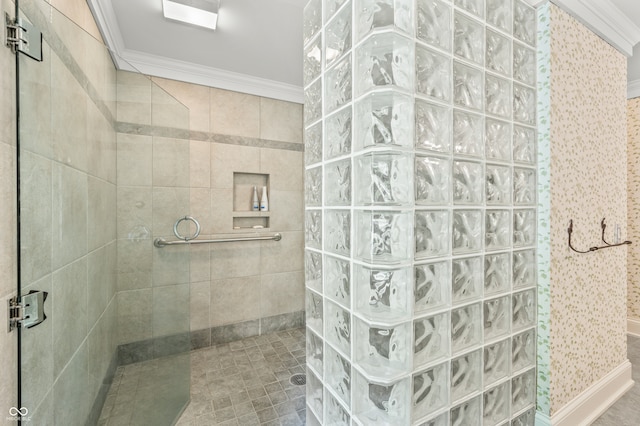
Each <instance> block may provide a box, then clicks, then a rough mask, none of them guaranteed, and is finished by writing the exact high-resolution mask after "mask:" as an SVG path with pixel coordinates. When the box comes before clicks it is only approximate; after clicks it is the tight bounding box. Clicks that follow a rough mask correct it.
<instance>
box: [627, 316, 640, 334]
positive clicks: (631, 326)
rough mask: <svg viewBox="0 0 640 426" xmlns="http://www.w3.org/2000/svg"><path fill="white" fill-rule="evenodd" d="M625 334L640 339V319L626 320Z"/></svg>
mask: <svg viewBox="0 0 640 426" xmlns="http://www.w3.org/2000/svg"><path fill="white" fill-rule="evenodd" d="M627 334H631V335H632V336H636V337H640V318H627Z"/></svg>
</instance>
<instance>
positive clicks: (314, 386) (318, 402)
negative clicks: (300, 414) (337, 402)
mask: <svg viewBox="0 0 640 426" xmlns="http://www.w3.org/2000/svg"><path fill="white" fill-rule="evenodd" d="M323 392H324V388H323V387H322V382H321V381H320V379H318V378H317V377H316V375H315V374H314V373H313V372H312V371H307V386H306V393H307V395H306V396H307V399H306V402H307V407H309V408H310V409H311V411H312V412H313V413H314V414H315V416H316V417H317V418H318V419H320V421H322V414H323V413H322V409H323V404H322V394H323Z"/></svg>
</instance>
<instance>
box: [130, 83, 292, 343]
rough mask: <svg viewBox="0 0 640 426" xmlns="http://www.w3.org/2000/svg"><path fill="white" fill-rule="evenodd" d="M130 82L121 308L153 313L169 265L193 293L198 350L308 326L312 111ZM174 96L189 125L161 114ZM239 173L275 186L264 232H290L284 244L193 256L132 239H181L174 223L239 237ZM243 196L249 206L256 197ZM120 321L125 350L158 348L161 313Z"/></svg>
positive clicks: (208, 250) (206, 90)
mask: <svg viewBox="0 0 640 426" xmlns="http://www.w3.org/2000/svg"><path fill="white" fill-rule="evenodd" d="M118 81H119V92H118V107H119V108H118V188H119V196H118V205H119V231H118V237H119V239H120V246H119V250H120V252H119V253H120V255H121V257H120V260H121V263H120V273H119V279H118V283H119V291H120V295H121V298H122V299H121V300H127V301H131V300H139V301H141V302H144V303H142V305H145V304H146V301H148V299H149V297H150V294H151V293H152V292H153V290H154V289H153V287H154V285H153V284H152V283H151V278H152V277H151V276H150V274H149V271H150V270H151V268H150V265H151V264H154V265H156V264H164V265H165V266H163V267H162V268H161V269H160V270H158V273H159V274H160V275H171V279H172V280H173V281H174V282H175V283H179V284H180V286H181V288H182V287H184V288H185V290H187V287H185V286H188V292H189V293H190V299H189V300H188V301H187V303H190V311H191V312H190V317H189V321H190V329H191V332H192V343H193V345H194V347H201V346H206V345H209V344H210V343H211V342H213V343H216V342H223V341H230V340H236V339H240V338H243V337H248V336H253V335H257V334H260V333H262V332H269V331H273V330H278V329H283V328H292V327H299V326H301V325H302V321H303V313H302V310H303V309H304V278H303V272H302V270H303V256H302V253H301V251H300V247H302V244H303V242H302V241H303V236H302V212H303V203H302V168H303V165H302V155H303V154H302V148H303V144H302V106H301V105H299V104H294V103H290V102H283V101H278V100H274V99H269V98H261V97H258V96H252V95H247V94H242V93H237V92H231V91H226V90H220V89H215V88H210V87H205V86H199V85H195V84H189V83H184V82H179V81H174V80H166V79H161V78H155V77H154V78H153V82H154V83H155V84H157V85H158V87H154V88H152V87H151V85H150V84H149V82H148V81H147V80H146V79H145V78H144V77H142V76H139V75H136V74H131V73H127V72H118ZM169 94H170V95H171V96H173V97H175V98H176V99H178V100H179V101H180V102H182V103H183V104H184V105H186V106H187V107H188V108H189V111H188V116H184V117H177V115H179V114H177V113H176V111H174V112H172V111H170V110H167V111H165V113H157V112H156V113H154V108H156V109H157V105H158V103H157V101H156V100H157V99H159V98H161V97H162V96H168V95H169ZM178 113H182V112H181V110H180V111H178ZM185 118H186V119H187V120H188V121H186V122H185ZM176 120H177V121H176ZM234 172H242V173H250V174H266V175H269V189H270V194H269V199H270V213H269V215H270V222H269V226H270V228H269V229H267V230H264V231H263V232H279V233H281V234H282V240H281V241H278V242H275V241H263V242H259V241H258V242H238V243H220V244H212V245H200V246H192V247H191V249H190V252H187V251H185V248H184V247H183V248H180V247H166V248H162V249H159V248H155V247H153V246H152V245H151V244H150V242H151V240H148V241H147V242H146V243H145V244H142V245H141V244H136V243H134V242H133V241H132V240H131V238H130V237H129V234H130V232H131V230H132V229H134V228H136V227H138V226H139V225H143V226H144V227H145V228H146V229H148V230H152V231H151V233H152V234H153V236H164V237H167V238H169V239H173V238H174V237H173V235H172V229H173V223H174V222H175V221H176V220H177V219H178V218H179V217H182V216H184V215H185V214H190V215H192V216H194V217H195V218H196V219H198V221H199V222H200V224H201V225H202V232H201V236H200V238H209V237H212V238H219V237H223V236H224V237H230V236H233V235H238V232H239V231H237V230H234V229H233V217H234V214H235V213H234V184H233V174H234ZM169 188H171V189H169ZM163 194H164V195H163ZM236 196H237V197H245V198H246V200H245V201H246V204H247V205H248V203H249V202H250V197H251V193H247V194H236ZM167 205H172V207H171V208H169V209H166V208H164V207H163V206H167ZM152 206H153V207H152ZM243 235H244V234H243ZM129 249H131V250H134V251H136V253H135V255H134V253H133V252H132V251H131V250H129ZM131 258H135V259H141V260H142V261H137V262H128V261H127V259H131ZM154 269H155V268H154ZM185 294H187V293H185ZM127 303H128V302H127ZM137 304H138V302H132V303H131V305H132V306H135V305H137ZM126 316H129V318H126ZM131 316H133V318H131ZM120 317H121V318H120V319H121V322H120V325H119V327H120V329H121V333H122V334H121V337H122V340H121V343H130V342H136V341H140V340H145V339H149V338H150V337H153V336H152V334H151V329H152V328H151V327H149V325H150V324H151V323H152V321H153V313H152V312H151V311H138V312H136V311H135V310H123V311H122V315H121V316H120ZM131 319H133V320H131Z"/></svg>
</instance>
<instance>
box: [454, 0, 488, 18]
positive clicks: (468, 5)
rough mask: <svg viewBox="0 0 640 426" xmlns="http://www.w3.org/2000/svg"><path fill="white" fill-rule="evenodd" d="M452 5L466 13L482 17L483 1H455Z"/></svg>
mask: <svg viewBox="0 0 640 426" xmlns="http://www.w3.org/2000/svg"><path fill="white" fill-rule="evenodd" d="M454 3H455V5H456V6H458V7H461V8H462V9H464V10H466V11H467V12H471V13H473V14H474V15H476V16H478V17H480V18H483V17H484V0H455V2H454Z"/></svg>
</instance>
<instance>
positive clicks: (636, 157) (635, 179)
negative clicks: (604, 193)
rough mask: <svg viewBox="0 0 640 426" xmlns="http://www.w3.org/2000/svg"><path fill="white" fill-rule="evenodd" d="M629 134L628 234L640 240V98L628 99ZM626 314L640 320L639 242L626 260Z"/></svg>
mask: <svg viewBox="0 0 640 426" xmlns="http://www.w3.org/2000/svg"><path fill="white" fill-rule="evenodd" d="M627 134H628V149H629V152H628V156H629V158H628V164H629V167H628V173H629V176H628V182H629V189H628V194H629V197H628V203H629V205H628V209H627V210H628V219H629V235H628V237H627V238H629V239H630V240H631V241H638V240H640V170H638V166H637V165H638V161H640V98H634V99H629V101H628V102H627ZM627 268H628V271H627V283H628V288H627V291H628V293H629V294H628V296H627V315H628V316H629V318H632V319H636V320H640V246H639V245H638V244H632V245H630V246H629V258H628V263H627Z"/></svg>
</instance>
